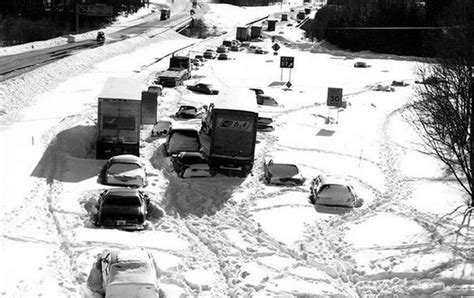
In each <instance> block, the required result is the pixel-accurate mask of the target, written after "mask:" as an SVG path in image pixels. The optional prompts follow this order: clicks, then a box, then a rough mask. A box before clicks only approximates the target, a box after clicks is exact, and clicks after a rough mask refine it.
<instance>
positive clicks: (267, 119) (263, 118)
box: [257, 112, 273, 131]
mask: <svg viewBox="0 0 474 298" xmlns="http://www.w3.org/2000/svg"><path fill="white" fill-rule="evenodd" d="M257 130H259V131H272V130H273V118H272V117H271V116H269V115H265V114H262V113H260V112H259V113H258V118H257Z"/></svg>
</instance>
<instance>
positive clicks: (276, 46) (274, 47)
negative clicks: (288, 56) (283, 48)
mask: <svg viewBox="0 0 474 298" xmlns="http://www.w3.org/2000/svg"><path fill="white" fill-rule="evenodd" d="M272 49H273V50H274V51H275V52H278V50H279V49H280V45H279V44H277V43H276V42H275V43H274V44H273V46H272Z"/></svg>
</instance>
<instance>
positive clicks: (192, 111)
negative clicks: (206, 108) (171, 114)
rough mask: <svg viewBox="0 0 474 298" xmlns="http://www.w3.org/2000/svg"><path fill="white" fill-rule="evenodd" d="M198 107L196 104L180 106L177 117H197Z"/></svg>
mask: <svg viewBox="0 0 474 298" xmlns="http://www.w3.org/2000/svg"><path fill="white" fill-rule="evenodd" d="M197 113H198V109H197V108H196V107H195V106H180V107H179V110H178V111H177V112H176V114H175V117H176V118H188V119H191V118H196V116H197Z"/></svg>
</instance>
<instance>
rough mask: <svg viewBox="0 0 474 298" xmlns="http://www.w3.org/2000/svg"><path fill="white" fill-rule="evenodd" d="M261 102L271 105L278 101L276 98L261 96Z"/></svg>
mask: <svg viewBox="0 0 474 298" xmlns="http://www.w3.org/2000/svg"><path fill="white" fill-rule="evenodd" d="M263 103H264V104H266V105H273V106H277V105H278V103H277V102H276V100H275V99H274V98H272V97H264V98H263Z"/></svg>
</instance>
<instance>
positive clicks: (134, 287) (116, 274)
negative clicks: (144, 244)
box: [87, 248, 160, 298]
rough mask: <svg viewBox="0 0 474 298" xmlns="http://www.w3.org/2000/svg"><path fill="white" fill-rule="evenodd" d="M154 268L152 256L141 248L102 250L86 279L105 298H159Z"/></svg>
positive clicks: (90, 286) (93, 289)
mask: <svg viewBox="0 0 474 298" xmlns="http://www.w3.org/2000/svg"><path fill="white" fill-rule="evenodd" d="M156 272H157V271H156V265H155V260H154V258H153V255H152V254H151V253H150V252H148V251H146V250H145V249H143V248H139V249H127V250H114V251H109V250H104V251H103V252H102V253H101V254H98V255H97V259H96V261H95V263H94V265H93V267H92V269H91V271H90V274H89V277H88V278H87V286H88V287H89V288H90V289H91V290H92V291H94V292H98V293H100V294H102V295H104V294H105V297H114V298H130V297H140V298H158V297H160V290H159V287H158V284H157V278H158V277H157V274H156Z"/></svg>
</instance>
